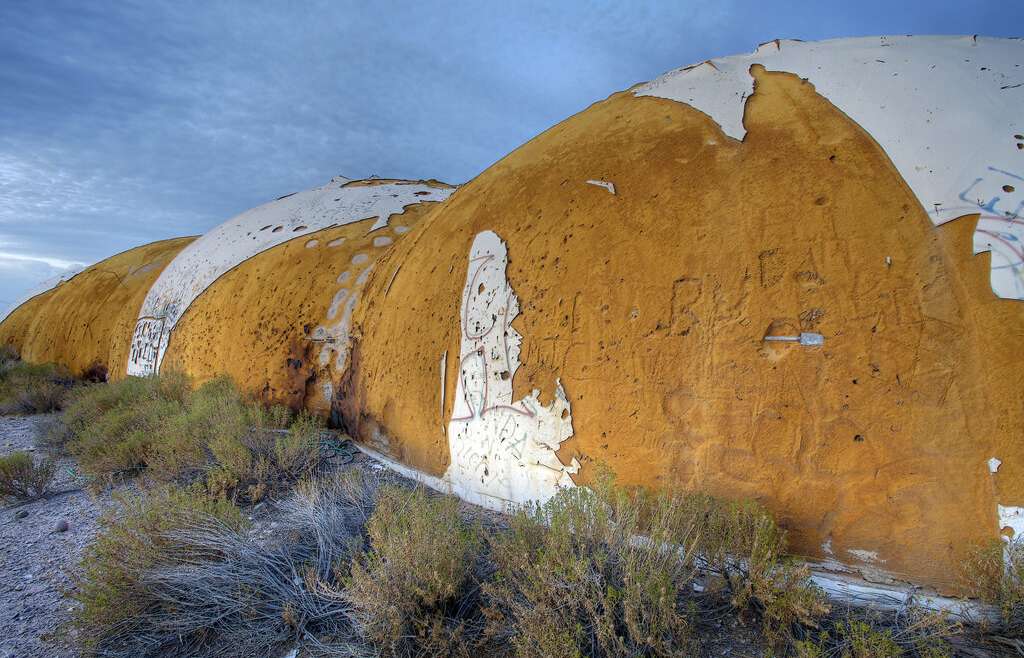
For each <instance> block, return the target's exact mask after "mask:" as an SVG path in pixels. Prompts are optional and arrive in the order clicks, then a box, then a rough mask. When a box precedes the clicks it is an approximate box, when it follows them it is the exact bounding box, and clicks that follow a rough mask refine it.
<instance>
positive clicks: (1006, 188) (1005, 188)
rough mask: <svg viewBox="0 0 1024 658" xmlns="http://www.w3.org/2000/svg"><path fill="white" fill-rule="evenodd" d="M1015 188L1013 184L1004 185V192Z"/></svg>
mask: <svg viewBox="0 0 1024 658" xmlns="http://www.w3.org/2000/svg"><path fill="white" fill-rule="evenodd" d="M1014 189H1015V188H1014V187H1013V185H1003V192H1006V193H1007V194H1009V193H1010V192H1013V191H1014Z"/></svg>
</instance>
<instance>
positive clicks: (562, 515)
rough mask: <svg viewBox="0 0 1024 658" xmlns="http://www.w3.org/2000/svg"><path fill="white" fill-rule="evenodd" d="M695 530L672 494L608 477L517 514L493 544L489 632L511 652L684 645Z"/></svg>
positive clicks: (653, 652) (623, 651)
mask: <svg viewBox="0 0 1024 658" xmlns="http://www.w3.org/2000/svg"><path fill="white" fill-rule="evenodd" d="M695 531H696V528H695V526H694V524H693V519H692V518H688V515H687V514H686V513H685V512H684V511H683V508H682V507H681V506H680V505H679V499H678V498H673V497H668V496H658V497H649V496H646V495H644V494H643V493H642V492H639V493H636V494H634V495H629V494H627V493H626V492H625V491H623V490H621V489H618V488H615V487H613V486H612V485H611V482H610V480H606V481H602V482H601V483H599V484H598V485H597V486H596V487H595V488H594V489H593V490H591V489H586V488H574V489H563V490H561V491H559V493H558V494H557V495H556V496H555V497H554V498H552V499H551V500H550V501H548V503H547V504H545V505H543V506H539V507H535V508H532V509H527V510H523V511H520V512H519V513H518V514H516V515H515V516H514V517H513V519H512V521H511V527H510V530H509V532H507V533H500V534H498V535H497V536H495V537H494V538H493V541H492V552H493V559H494V561H495V563H496V566H497V573H496V574H495V577H494V579H493V580H492V581H491V582H489V583H487V584H486V585H485V592H486V594H487V598H488V600H489V601H490V609H489V611H488V618H489V620H490V628H489V633H490V635H491V637H492V638H494V640H495V641H496V642H497V643H498V644H505V643H508V644H510V645H511V646H512V647H513V648H514V650H515V653H516V655H519V656H582V655H587V656H627V655H650V656H672V655H681V654H682V655H686V654H688V653H690V652H692V651H693V650H694V641H695V637H694V629H693V612H694V611H693V608H692V606H691V605H690V604H689V602H688V601H687V595H688V594H689V593H692V591H693V590H692V586H693V582H694V579H695V577H696V570H695V568H694V566H693V557H694V555H693V553H692V552H691V550H688V549H687V548H685V547H687V546H690V545H692V544H693V542H694V540H695V539H696V536H695ZM641 537H642V538H641Z"/></svg>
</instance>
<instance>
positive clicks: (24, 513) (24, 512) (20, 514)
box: [14, 509, 28, 519]
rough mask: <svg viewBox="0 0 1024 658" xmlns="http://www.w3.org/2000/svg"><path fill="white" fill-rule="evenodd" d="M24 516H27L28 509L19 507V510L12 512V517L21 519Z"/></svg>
mask: <svg viewBox="0 0 1024 658" xmlns="http://www.w3.org/2000/svg"><path fill="white" fill-rule="evenodd" d="M26 516H28V510H25V509H20V510H18V511H17V512H15V513H14V518H16V519H23V518H25V517H26Z"/></svg>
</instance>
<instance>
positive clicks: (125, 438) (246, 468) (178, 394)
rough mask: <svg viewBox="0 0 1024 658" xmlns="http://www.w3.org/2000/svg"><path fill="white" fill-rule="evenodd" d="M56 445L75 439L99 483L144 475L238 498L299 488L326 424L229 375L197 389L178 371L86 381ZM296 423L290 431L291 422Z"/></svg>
mask: <svg viewBox="0 0 1024 658" xmlns="http://www.w3.org/2000/svg"><path fill="white" fill-rule="evenodd" d="M64 425H65V429H64V430H63V431H57V432H54V433H53V434H52V435H51V438H50V439H48V443H50V444H51V445H57V446H59V445H60V444H61V443H65V444H66V445H67V448H68V451H69V452H71V454H72V455H74V456H75V457H76V458H78V460H79V463H80V465H81V467H82V470H83V471H84V472H85V473H87V474H88V475H90V476H92V477H94V478H97V479H100V480H108V481H109V480H111V479H113V478H116V477H119V476H124V475H134V474H138V473H141V472H143V471H145V472H146V474H147V476H148V477H150V478H152V479H153V480H156V481H157V482H161V483H175V484H179V485H183V486H185V485H189V484H191V483H193V482H202V483H203V484H204V486H206V487H207V489H208V490H209V491H211V492H212V493H214V494H216V495H218V496H222V497H224V498H229V499H231V500H232V501H234V502H236V503H248V502H254V501H258V500H260V499H261V498H263V497H264V496H265V495H266V494H267V493H268V492H269V491H272V490H274V489H278V488H282V486H283V485H287V486H291V485H294V483H295V482H297V481H298V480H300V479H301V478H302V477H304V476H306V475H307V474H309V473H310V472H312V471H313V470H315V468H316V467H317V465H318V463H319V459H318V457H319V435H320V431H321V430H322V425H321V424H320V423H319V421H318V420H317V419H315V418H312V417H309V416H306V415H300V416H299V417H298V419H296V420H295V422H294V423H293V422H292V417H291V412H290V411H288V409H287V408H285V407H280V406H275V407H264V406H262V405H260V404H259V403H257V402H255V401H253V400H249V399H247V398H246V397H245V396H244V395H243V394H242V393H241V391H239V389H238V387H237V386H236V385H235V384H234V382H232V381H231V379H230V378H228V377H217V378H215V379H212V380H210V381H208V382H206V383H205V384H203V385H202V386H200V387H199V388H197V389H196V390H194V391H193V390H191V385H190V383H189V380H188V379H187V378H186V377H185V376H183V375H180V374H175V373H168V374H162V375H159V376H154V377H146V378H137V377H129V378H127V379H125V380H122V381H119V382H114V383H111V384H106V385H96V386H86V387H83V389H82V390H81V391H80V392H79V393H78V394H76V395H75V396H74V400H73V401H72V403H71V404H70V405H69V407H68V409H67V411H66V412H65V421H64ZM289 426H290V427H289Z"/></svg>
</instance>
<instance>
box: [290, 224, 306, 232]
mask: <svg viewBox="0 0 1024 658" xmlns="http://www.w3.org/2000/svg"><path fill="white" fill-rule="evenodd" d="M308 228H309V227H308V226H306V225H305V224H303V225H302V226H296V227H295V228H293V229H292V233H298V232H299V231H305V230H306V229H308Z"/></svg>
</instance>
